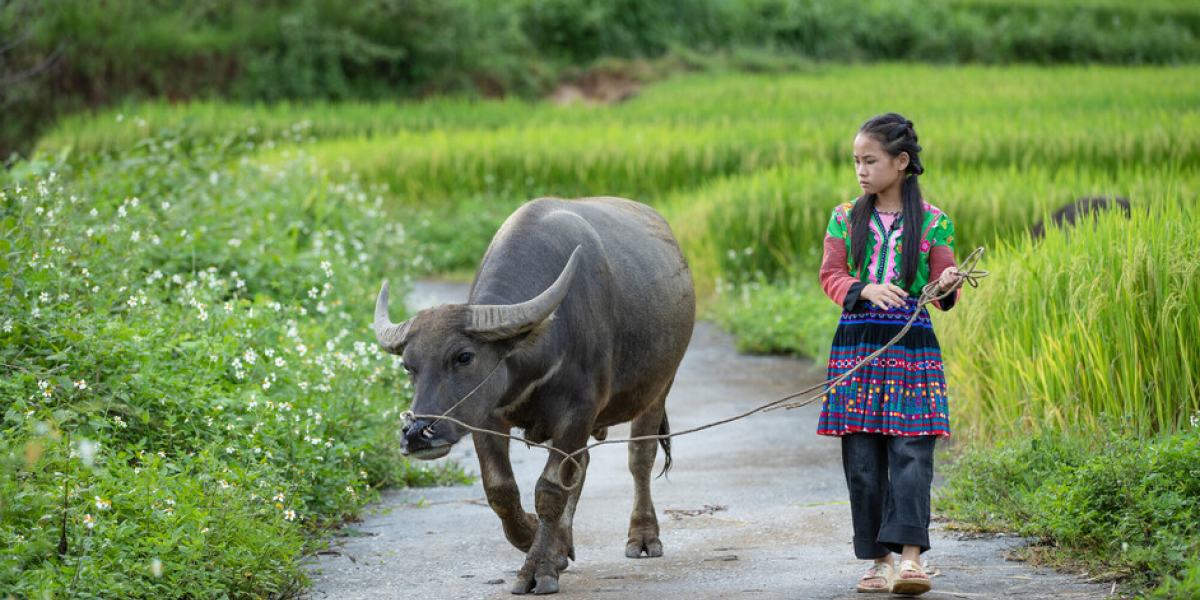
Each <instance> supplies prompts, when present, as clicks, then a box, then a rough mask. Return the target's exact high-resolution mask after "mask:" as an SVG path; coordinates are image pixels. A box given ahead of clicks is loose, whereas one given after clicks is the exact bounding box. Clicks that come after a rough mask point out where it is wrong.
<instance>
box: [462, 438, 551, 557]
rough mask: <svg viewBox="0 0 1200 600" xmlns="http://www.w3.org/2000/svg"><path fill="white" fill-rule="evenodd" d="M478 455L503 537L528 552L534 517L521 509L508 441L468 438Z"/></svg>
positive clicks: (534, 525) (481, 473)
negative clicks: (509, 457) (502, 528)
mask: <svg viewBox="0 0 1200 600" xmlns="http://www.w3.org/2000/svg"><path fill="white" fill-rule="evenodd" d="M471 437H472V439H473V440H474V441H475V453H476V454H478V455H479V472H480V477H481V478H482V479H483V491H484V493H485V494H487V499H488V504H490V505H491V507H492V510H493V511H494V512H495V513H496V516H498V517H500V523H501V525H502V526H503V527H504V537H506V538H508V542H509V543H510V544H512V545H513V546H514V547H515V548H517V549H518V550H520V551H521V552H529V548H530V547H531V546H533V538H534V534H535V532H536V531H537V517H536V516H534V515H531V514H529V513H527V512H525V509H524V508H523V507H522V506H521V491H520V489H519V488H518V487H517V480H516V478H514V477H513V472H512V463H511V462H510V461H509V459H508V439H506V438H502V437H498V436H493V435H485V434H482V433H480V434H475V435H473V436H471Z"/></svg>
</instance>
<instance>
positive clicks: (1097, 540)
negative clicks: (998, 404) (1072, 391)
mask: <svg viewBox="0 0 1200 600" xmlns="http://www.w3.org/2000/svg"><path fill="white" fill-rule="evenodd" d="M1197 419H1200V413H1197V414H1195V415H1192V417H1191V420H1192V423H1191V424H1190V425H1189V426H1188V427H1187V428H1186V429H1184V430H1182V431H1180V432H1179V433H1177V434H1174V435H1171V436H1157V437H1153V436H1152V437H1142V436H1138V435H1135V434H1134V433H1133V431H1134V429H1133V428H1132V427H1131V426H1130V423H1124V424H1115V426H1113V427H1112V428H1111V431H1110V432H1107V433H1101V434H1098V435H1097V436H1096V437H1095V438H1092V439H1087V438H1085V437H1081V436H1077V435H1076V436H1069V437H1068V436H1054V437H1042V438H1034V439H1027V440H1017V439H1013V440H1010V441H1005V442H1001V443H999V444H997V445H995V446H992V447H987V446H973V447H970V448H967V449H966V450H965V451H963V452H962V453H961V454H960V455H959V456H957V457H956V458H955V459H954V460H953V461H952V462H951V464H950V466H949V468H948V475H947V479H946V481H947V485H946V486H945V487H943V488H941V489H940V490H939V492H938V494H937V501H936V502H937V508H938V510H939V511H940V512H942V513H944V514H945V515H946V516H948V517H950V518H951V519H954V520H957V521H960V522H962V523H965V524H969V525H971V526H974V527H979V528H983V529H988V530H1007V531H1017V532H1019V533H1021V534H1023V535H1026V536H1030V537H1033V538H1035V539H1038V540H1040V543H1041V544H1043V545H1050V546H1053V547H1056V548H1057V549H1058V550H1059V551H1060V552H1061V553H1062V555H1063V556H1062V558H1065V559H1067V560H1068V561H1075V562H1080V563H1083V564H1086V565H1089V567H1088V569H1089V571H1090V572H1091V573H1093V574H1094V575H1096V576H1101V577H1103V576H1108V577H1111V578H1114V579H1117V578H1119V579H1122V580H1124V581H1125V582H1126V583H1127V584H1128V585H1130V586H1132V587H1133V589H1134V590H1135V591H1142V592H1153V593H1152V595H1154V596H1156V597H1162V598H1190V597H1194V595H1195V593H1196V592H1197V591H1200V587H1198V586H1197V583H1198V581H1197V579H1196V569H1197V566H1198V565H1200V561H1198V557H1200V545H1198V543H1197V540H1200V466H1198V464H1200V427H1197V424H1196V423H1197ZM1060 560H1061V559H1060Z"/></svg>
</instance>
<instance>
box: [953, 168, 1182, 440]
mask: <svg viewBox="0 0 1200 600" xmlns="http://www.w3.org/2000/svg"><path fill="white" fill-rule="evenodd" d="M1190 198H1191V196H1184V195H1181V194H1178V193H1173V192H1168V193H1167V194H1166V195H1164V196H1162V197H1159V198H1154V199H1153V201H1152V202H1150V203H1149V205H1148V206H1145V205H1143V206H1140V207H1138V209H1137V210H1135V211H1134V212H1133V216H1132V218H1130V219H1129V220H1125V219H1123V218H1121V217H1120V216H1119V215H1116V214H1106V215H1102V216H1101V217H1100V218H1099V219H1097V221H1096V223H1095V224H1094V225H1093V224H1087V225H1079V226H1076V227H1074V228H1071V229H1069V230H1067V231H1059V230H1051V231H1050V232H1049V233H1048V235H1047V236H1046V238H1045V240H1043V241H1041V242H1033V241H1030V240H1026V239H1018V240H1014V241H1012V242H1008V243H1001V244H999V245H998V247H997V248H995V250H996V252H995V253H994V255H993V257H992V258H991V259H990V260H989V261H988V264H987V268H988V269H989V270H991V272H992V277H991V279H989V280H988V281H987V284H986V285H984V286H982V287H981V288H980V289H979V290H978V291H974V292H973V293H971V294H970V297H969V301H967V302H964V303H963V304H962V307H961V309H960V310H957V311H955V312H954V313H952V314H950V315H948V316H947V321H948V322H949V323H948V324H949V328H948V329H947V335H946V336H945V338H944V339H945V341H946V346H947V348H948V359H947V364H948V369H949V377H950V379H951V380H952V381H953V382H954V389H955V390H956V413H957V416H958V418H959V422H960V423H962V424H963V425H965V426H966V428H967V429H968V430H969V431H970V432H971V433H972V434H974V435H978V436H982V437H992V436H1004V435H1011V434H1014V433H1019V432H1028V431H1033V432H1038V431H1045V430H1067V431H1071V430H1085V431H1086V430H1095V429H1098V428H1100V427H1101V426H1102V425H1103V423H1104V419H1111V420H1116V421H1119V422H1125V423H1128V424H1130V426H1131V427H1133V428H1134V429H1136V430H1137V431H1139V432H1141V433H1143V434H1149V433H1154V432H1170V431H1174V430H1176V429H1177V428H1178V427H1180V426H1187V425H1189V423H1188V419H1189V418H1190V417H1191V416H1192V415H1194V414H1196V412H1197V411H1200V343H1198V342H1197V341H1198V340H1200V318H1197V314H1198V313H1197V311H1200V246H1197V244H1196V243H1195V235H1194V231H1195V228H1196V227H1197V225H1198V221H1200V219H1198V218H1197V213H1196V209H1195V205H1194V203H1193V202H1192V201H1191V200H1190Z"/></svg>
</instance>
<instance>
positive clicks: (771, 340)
mask: <svg viewBox="0 0 1200 600" xmlns="http://www.w3.org/2000/svg"><path fill="white" fill-rule="evenodd" d="M730 252H731V254H738V253H737V252H735V251H733V250H731V251H730ZM741 254H743V255H744V257H745V258H747V259H749V258H750V257H751V256H752V254H753V253H752V252H751V253H746V252H745V251H743V252H742V253H741ZM812 279H814V280H815V279H816V275H815V274H814V275H813V277H812ZM718 289H719V290H720V293H719V294H718V296H717V298H716V299H715V300H714V301H713V307H712V309H711V310H710V313H709V316H710V318H712V319H713V320H714V321H716V323H717V324H718V325H720V326H721V327H722V328H724V329H725V330H727V331H730V332H734V333H736V334H737V349H738V351H739V352H748V353H751V354H792V355H796V356H804V357H810V358H815V359H820V358H821V357H823V356H827V355H828V353H829V345H830V343H831V342H832V340H833V332H834V329H836V328H837V323H838V317H839V316H840V315H841V310H840V309H839V308H838V307H837V305H835V304H834V303H833V302H832V301H830V300H829V297H828V296H826V295H825V293H824V292H823V291H821V288H820V287H819V286H817V285H816V284H815V283H813V282H810V281H803V280H800V281H792V282H788V283H767V282H765V281H748V282H744V283H741V284H739V285H733V284H725V283H723V282H718Z"/></svg>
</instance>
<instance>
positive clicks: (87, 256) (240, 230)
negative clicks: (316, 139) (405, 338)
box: [0, 130, 452, 598]
mask: <svg viewBox="0 0 1200 600" xmlns="http://www.w3.org/2000/svg"><path fill="white" fill-rule="evenodd" d="M230 147H231V146H230V144H227V143H210V142H198V141H196V140H195V139H193V138H191V137H189V135H188V132H187V131H186V130H174V131H168V132H162V133H160V134H159V135H157V136H155V137H149V138H146V139H144V140H142V141H141V142H140V143H139V144H137V145H136V146H134V147H132V148H128V149H125V150H122V151H120V152H116V153H114V154H111V155H108V156H105V157H94V158H91V159H85V160H80V161H76V162H75V163H73V164H71V165H68V164H65V163H59V162H55V161H53V160H48V161H37V162H34V163H22V164H19V165H17V168H16V169H14V170H11V171H8V172H5V173H2V174H0V230H2V231H3V235H2V236H0V273H2V274H3V276H2V277H0V296H3V302H0V372H2V373H3V377H0V397H3V398H4V400H3V408H2V417H0V464H2V468H0V540H2V541H3V542H2V543H0V590H3V591H4V594H5V596H6V597H9V596H10V595H11V597H16V598H22V597H30V598H33V597H37V598H65V597H72V598H83V597H87V598H112V597H122V598H218V597H224V598H258V597H263V596H269V597H289V596H293V595H295V594H296V593H298V592H299V591H300V590H302V589H303V582H304V581H305V576H304V575H303V573H302V572H301V571H300V570H299V568H298V566H297V560H298V559H299V558H300V557H301V556H302V555H303V554H304V553H305V552H306V551H307V549H309V544H310V542H309V541H308V538H307V537H306V535H305V534H306V533H307V532H311V531H316V530H318V529H320V528H322V527H324V526H326V524H328V523H334V522H336V521H337V520H338V519H341V518H343V517H346V516H353V515H354V514H356V513H357V511H358V510H359V508H360V507H361V506H362V505H363V503H364V502H366V501H367V500H369V499H371V498H372V497H374V493H375V492H374V490H375V489H376V488H377V487H379V486H381V485H396V484H403V483H408V482H422V481H425V482H428V481H434V480H439V479H442V478H444V477H445V476H446V475H451V476H452V474H438V473H435V472H429V471H424V470H421V469H415V468H412V467H409V466H408V465H406V464H404V463H402V462H400V461H398V459H397V458H396V457H395V443H394V439H393V436H394V433H395V429H396V428H397V427H398V424H397V418H396V415H397V413H398V412H399V411H400V410H402V409H403V408H405V407H406V406H407V402H408V392H407V390H406V389H405V387H404V384H403V383H402V381H403V376H402V375H400V371H399V367H398V365H397V363H396V361H394V360H393V359H392V357H387V356H384V355H381V353H380V352H379V350H378V349H377V347H376V345H375V343H374V339H373V336H372V334H371V332H370V330H369V319H367V318H364V317H363V315H366V314H369V312H370V304H371V297H372V295H373V292H374V290H375V287H376V286H377V283H378V281H379V279H380V278H381V277H382V276H384V274H385V273H386V274H387V276H389V277H391V278H392V280H393V281H394V282H396V283H401V282H402V281H403V280H404V278H405V276H406V273H408V272H409V264H410V263H411V262H413V261H417V260H418V257H417V256H414V255H412V254H409V253H408V252H407V250H406V248H405V246H404V244H403V239H404V238H403V232H402V231H401V230H399V229H398V228H396V227H394V226H392V225H389V224H388V221H387V220H386V219H384V218H383V216H384V212H383V209H382V208H381V206H380V202H379V199H378V197H377V195H376V194H374V193H373V192H372V190H370V189H368V188H366V187H362V186H357V185H353V184H335V183H332V182H331V181H330V180H329V179H328V178H327V177H326V176H325V175H324V174H323V173H322V172H321V171H320V170H318V169H316V168H314V167H313V165H312V164H311V163H310V162H307V161H291V162H287V163H284V164H280V165H278V166H269V167H267V166H261V165H258V164H256V163H252V162H250V161H247V160H241V158H242V157H240V156H239V154H238V153H236V152H233V151H231V150H230Z"/></svg>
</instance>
